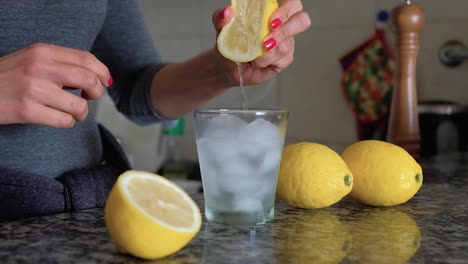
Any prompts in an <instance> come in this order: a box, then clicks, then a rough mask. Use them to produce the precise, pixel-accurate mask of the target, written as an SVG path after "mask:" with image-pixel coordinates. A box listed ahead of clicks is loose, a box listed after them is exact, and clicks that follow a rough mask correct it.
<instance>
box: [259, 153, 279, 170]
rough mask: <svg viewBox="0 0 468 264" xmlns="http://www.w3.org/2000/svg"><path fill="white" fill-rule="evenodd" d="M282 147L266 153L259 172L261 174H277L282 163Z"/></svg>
mask: <svg viewBox="0 0 468 264" xmlns="http://www.w3.org/2000/svg"><path fill="white" fill-rule="evenodd" d="M281 155H282V151H281V148H276V149H272V150H270V151H267V152H266V153H264V157H263V160H262V162H261V163H260V166H259V169H258V172H259V174H261V175H265V174H266V175H268V174H272V173H273V174H276V173H277V171H278V167H279V166H280V163H281Z"/></svg>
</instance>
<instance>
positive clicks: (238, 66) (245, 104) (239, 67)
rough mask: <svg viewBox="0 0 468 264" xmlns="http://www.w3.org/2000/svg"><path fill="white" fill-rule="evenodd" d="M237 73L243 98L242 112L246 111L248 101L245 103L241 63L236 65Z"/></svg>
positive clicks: (245, 95) (245, 96)
mask: <svg viewBox="0 0 468 264" xmlns="http://www.w3.org/2000/svg"><path fill="white" fill-rule="evenodd" d="M237 71H238V72H239V88H240V90H241V93H242V97H243V100H244V101H243V103H242V107H243V108H244V110H247V109H248V108H249V105H248V101H247V94H246V93H245V88H244V78H243V77H242V63H240V62H238V63H237Z"/></svg>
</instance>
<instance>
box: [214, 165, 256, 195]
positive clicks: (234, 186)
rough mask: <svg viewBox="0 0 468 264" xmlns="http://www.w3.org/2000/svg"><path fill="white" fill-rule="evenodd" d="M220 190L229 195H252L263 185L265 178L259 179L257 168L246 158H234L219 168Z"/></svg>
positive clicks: (218, 180)
mask: <svg viewBox="0 0 468 264" xmlns="http://www.w3.org/2000/svg"><path fill="white" fill-rule="evenodd" d="M217 169H218V176H217V182H218V188H219V189H220V190H221V191H223V192H227V193H229V194H234V195H251V194H253V193H255V192H257V191H258V190H259V189H260V188H261V187H262V185H263V180H264V179H263V178H262V177H259V175H258V173H257V168H256V167H253V166H252V164H250V162H249V161H248V160H247V159H246V158H245V157H240V156H238V157H232V158H231V159H230V160H226V161H225V162H223V164H222V166H221V167H218V168H217Z"/></svg>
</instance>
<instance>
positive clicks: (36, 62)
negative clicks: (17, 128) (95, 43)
mask: <svg viewBox="0 0 468 264" xmlns="http://www.w3.org/2000/svg"><path fill="white" fill-rule="evenodd" d="M110 85H112V78H111V76H110V73H109V70H108V68H107V67H106V66H105V65H104V64H102V63H101V62H100V61H99V60H98V59H96V57H94V56H93V55H92V54H91V53H89V52H85V51H80V50H75V49H70V48H64V47H59V46H55V45H49V44H33V45H31V46H29V47H26V48H24V49H22V50H19V51H17V52H15V53H12V54H9V55H6V56H4V57H1V58H0V125H3V124H24V123H30V124H41V125H47V126H52V127H57V128H69V127H72V126H73V125H74V124H75V122H76V121H82V120H84V119H85V118H86V116H87V115H88V102H87V101H86V99H97V98H99V97H101V96H102V94H103V92H104V87H103V86H110ZM64 87H72V88H76V89H82V96H81V97H79V96H76V95H74V94H72V93H70V92H68V91H66V90H64Z"/></svg>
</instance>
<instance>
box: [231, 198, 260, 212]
mask: <svg viewBox="0 0 468 264" xmlns="http://www.w3.org/2000/svg"><path fill="white" fill-rule="evenodd" d="M233 211H235V212H244V213H255V212H263V204H262V201H261V200H260V199H256V198H248V197H247V198H246V197H235V198H234V199H233Z"/></svg>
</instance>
